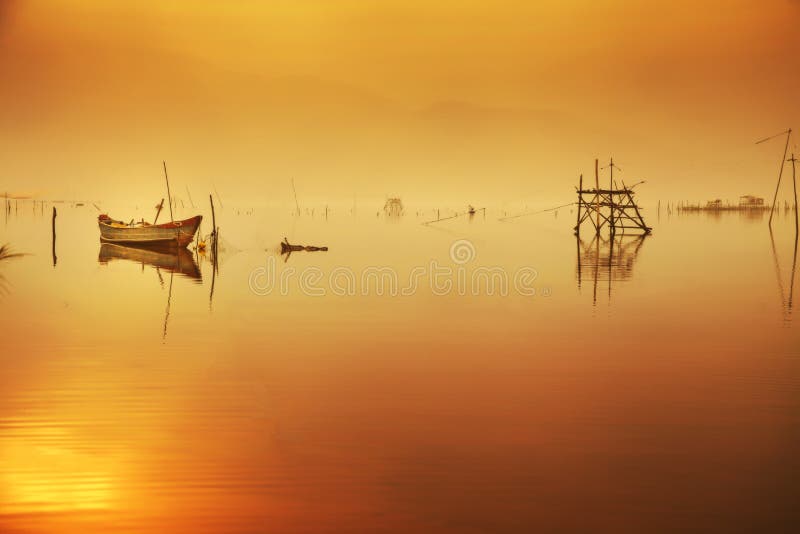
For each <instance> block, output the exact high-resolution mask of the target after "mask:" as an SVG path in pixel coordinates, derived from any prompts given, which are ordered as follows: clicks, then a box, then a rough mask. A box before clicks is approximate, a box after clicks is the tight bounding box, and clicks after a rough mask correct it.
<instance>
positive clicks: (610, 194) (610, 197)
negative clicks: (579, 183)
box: [608, 157, 614, 287]
mask: <svg viewBox="0 0 800 534" xmlns="http://www.w3.org/2000/svg"><path fill="white" fill-rule="evenodd" d="M608 166H609V168H610V171H611V177H610V178H609V181H608V204H609V208H610V210H611V215H610V216H609V219H610V220H611V223H610V224H611V228H610V230H609V232H610V233H611V239H612V240H613V239H614V158H613V157H612V158H611V162H610V163H609V164H608ZM612 249H613V245H612ZM609 287H611V282H610V281H609Z"/></svg>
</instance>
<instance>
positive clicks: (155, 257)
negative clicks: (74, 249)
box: [97, 243, 202, 282]
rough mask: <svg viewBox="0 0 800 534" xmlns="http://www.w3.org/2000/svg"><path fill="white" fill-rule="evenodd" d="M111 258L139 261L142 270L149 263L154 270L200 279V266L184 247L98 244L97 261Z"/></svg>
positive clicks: (110, 259)
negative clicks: (165, 247)
mask: <svg viewBox="0 0 800 534" xmlns="http://www.w3.org/2000/svg"><path fill="white" fill-rule="evenodd" d="M112 260H128V261H133V262H136V263H140V264H141V265H142V270H144V267H145V265H149V266H151V267H154V268H155V269H156V271H161V270H165V271H167V272H169V273H175V274H180V275H183V276H186V277H188V278H191V279H193V280H196V281H197V282H201V281H202V275H201V274H200V268H199V267H198V266H197V263H196V262H195V261H194V257H193V256H192V253H191V252H189V251H188V250H186V249H185V248H184V249H179V250H166V249H164V250H156V249H149V248H138V247H125V246H122V245H115V244H112V243H103V244H102V245H101V246H100V255H99V256H98V258H97V261H99V262H100V263H102V264H107V263H108V262H110V261H112ZM159 274H160V273H159Z"/></svg>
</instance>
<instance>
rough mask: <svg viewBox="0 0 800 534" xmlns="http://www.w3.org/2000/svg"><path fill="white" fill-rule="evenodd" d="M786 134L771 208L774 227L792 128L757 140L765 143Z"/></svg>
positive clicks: (770, 215) (770, 224)
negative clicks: (774, 217) (774, 215)
mask: <svg viewBox="0 0 800 534" xmlns="http://www.w3.org/2000/svg"><path fill="white" fill-rule="evenodd" d="M783 134H786V146H785V147H784V149H783V157H782V158H781V168H780V170H779V171H778V185H776V186H775V196H774V197H772V206H770V208H769V223H768V226H769V227H770V229H772V216H773V214H774V213H775V202H776V201H777V200H778V190H779V189H780V188H781V177H782V176H783V167H784V165H786V154H787V153H788V152H789V139H790V138H791V137H792V129H791V128H789V129H788V130H786V131H785V132H781V133H779V134H775V135H773V136H771V137H767V138H764V139H761V140H760V141H756V144H757V145H758V144H761V143H764V142H765V141H769V140H770V139H774V138H776V137H778V136H780V135H783Z"/></svg>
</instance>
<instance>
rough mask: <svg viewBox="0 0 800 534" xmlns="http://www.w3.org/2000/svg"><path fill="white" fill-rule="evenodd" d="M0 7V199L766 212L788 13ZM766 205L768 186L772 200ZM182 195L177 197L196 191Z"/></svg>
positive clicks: (792, 90) (348, 2) (790, 95)
mask: <svg viewBox="0 0 800 534" xmlns="http://www.w3.org/2000/svg"><path fill="white" fill-rule="evenodd" d="M144 4H145V3H142V2H134V1H120V2H113V3H108V2H104V1H100V0H81V1H78V0H50V1H47V2H44V1H38V0H28V1H24V2H23V1H19V0H12V1H9V0H5V1H4V2H3V3H2V7H1V8H0V98H2V100H3V102H5V103H6V105H5V106H4V111H3V113H2V114H0V161H2V162H3V164H2V167H1V168H0V177H1V178H0V187H2V188H3V189H8V190H9V191H10V192H15V193H21V192H36V193H38V194H40V195H42V196H44V197H50V198H54V197H68V198H93V199H106V198H112V197H121V198H131V199H142V200H145V199H147V200H149V199H151V198H155V197H160V195H161V181H160V175H159V170H160V161H161V159H166V160H167V161H168V164H169V165H170V170H171V173H172V175H173V176H174V178H175V180H176V181H177V182H179V184H182V185H184V184H185V185H188V186H189V187H191V188H193V189H195V190H198V191H201V192H203V191H206V190H208V189H209V188H210V187H211V185H212V184H213V185H216V186H217V188H218V189H220V193H221V194H223V196H226V197H228V198H233V199H236V200H237V201H241V202H245V201H250V199H252V198H265V199H272V200H276V199H277V200H279V201H284V200H285V201H290V199H291V188H290V186H289V180H290V178H291V177H295V179H296V180H297V182H298V190H299V192H300V193H301V195H302V196H303V197H305V198H309V199H325V200H328V199H333V198H342V199H351V198H352V196H353V194H356V195H358V196H359V197H362V198H366V197H370V196H374V197H382V196H383V195H385V194H387V193H397V194H401V195H404V197H406V198H407V199H410V201H412V202H414V201H419V202H424V201H428V200H430V201H436V202H440V201H441V202H452V203H453V204H455V205H458V204H459V203H461V202H463V201H467V200H469V201H473V202H476V203H480V202H479V200H486V201H508V200H513V199H515V198H523V199H525V201H530V202H536V201H541V202H550V201H552V200H566V201H568V200H570V199H571V196H572V195H571V191H572V185H573V184H574V183H575V181H576V178H577V175H578V174H579V173H580V172H586V173H590V172H591V168H592V160H593V158H594V157H595V156H600V157H601V158H606V157H607V156H608V155H610V154H612V153H613V155H614V156H615V159H616V160H617V161H619V162H620V165H621V166H622V168H623V171H624V174H625V176H624V177H625V178H626V179H627V180H629V182H633V181H638V180H639V179H642V178H646V179H647V180H648V185H647V189H644V190H642V191H643V193H642V194H643V195H649V196H651V197H652V198H657V197H661V198H672V199H676V200H677V199H690V200H697V199H704V198H706V197H707V196H710V195H715V196H722V197H723V198H735V197H736V196H738V195H739V194H742V193H748V192H753V193H755V194H760V195H764V196H771V191H772V188H773V187H774V180H775V174H776V172H777V166H778V159H779V156H780V151H781V148H782V147H781V146H780V145H781V142H780V141H775V142H773V143H771V144H768V145H761V146H758V147H756V146H754V145H753V141H755V140H756V139H757V138H759V137H761V136H766V135H769V134H772V133H775V132H778V131H780V130H782V129H785V128H787V127H788V126H792V125H794V126H795V127H796V128H798V129H800V121H798V120H797V119H799V118H800V108H799V107H798V104H797V95H798V93H800V91H798V88H800V59H798V52H800V38H798V33H797V32H798V25H797V21H798V20H800V2H798V1H797V0H768V1H757V0H726V1H712V2H706V3H703V4H702V5H700V4H698V3H696V2H690V1H685V0H678V1H671V2H652V1H648V2H631V1H622V0H613V1H605V2H598V1H589V0H568V1H551V0H547V1H539V2H535V3H534V2H521V1H519V2H517V1H509V0H501V1H497V2H492V3H486V2H477V1H472V0H468V1H464V0H461V1H458V2H455V1H451V2H436V3H435V5H432V4H434V3H432V2H424V1H418V0H405V1H402V2H401V1H395V0H383V1H370V0H359V1H356V0H306V1H302V2H298V1H296V0H285V1H271V2H266V1H265V2H255V1H239V2H229V3H226V4H225V8H224V9H222V8H220V7H218V6H219V5H221V4H220V3H219V2H212V1H210V0H203V1H199V2H193V3H192V9H188V8H187V7H186V6H187V4H186V3H185V2H180V1H172V2H170V1H166V2H158V3H150V4H152V5H151V6H149V7H143V5H144ZM787 192H788V189H787ZM198 195H199V193H198Z"/></svg>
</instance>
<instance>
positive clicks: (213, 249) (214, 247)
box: [208, 194, 217, 264]
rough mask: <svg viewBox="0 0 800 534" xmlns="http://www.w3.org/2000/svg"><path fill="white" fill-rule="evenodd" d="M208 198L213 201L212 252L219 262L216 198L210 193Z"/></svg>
mask: <svg viewBox="0 0 800 534" xmlns="http://www.w3.org/2000/svg"><path fill="white" fill-rule="evenodd" d="M208 200H209V202H211V236H212V237H213V239H214V243H213V245H212V247H213V248H212V249H211V252H212V253H213V254H214V263H215V264H216V263H217V216H216V215H215V214H214V198H213V197H212V196H211V195H210V194H209V195H208Z"/></svg>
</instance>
